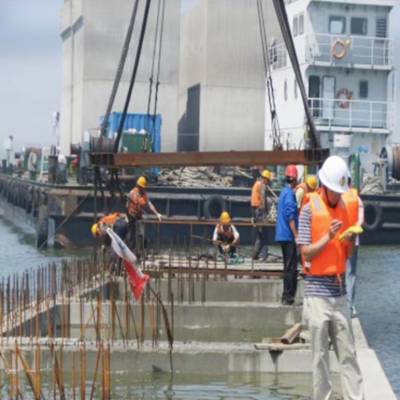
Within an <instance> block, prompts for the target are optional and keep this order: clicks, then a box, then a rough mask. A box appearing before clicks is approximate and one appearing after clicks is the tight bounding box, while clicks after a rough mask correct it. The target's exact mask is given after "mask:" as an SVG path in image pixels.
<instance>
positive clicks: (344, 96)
mask: <svg viewBox="0 0 400 400" xmlns="http://www.w3.org/2000/svg"><path fill="white" fill-rule="evenodd" d="M352 98H353V92H351V91H350V90H349V89H346V88H343V89H340V90H338V91H337V93H336V99H338V100H339V107H340V108H348V107H349V105H350V103H349V101H350V100H351V99H352Z"/></svg>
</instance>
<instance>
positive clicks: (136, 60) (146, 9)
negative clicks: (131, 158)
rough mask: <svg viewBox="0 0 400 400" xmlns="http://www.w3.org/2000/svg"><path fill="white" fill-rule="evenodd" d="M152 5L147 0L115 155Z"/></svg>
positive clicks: (116, 141)
mask: <svg viewBox="0 0 400 400" xmlns="http://www.w3.org/2000/svg"><path fill="white" fill-rule="evenodd" d="M150 3H151V0H146V4H145V9H144V15H143V21H142V26H141V29H140V36H139V43H138V47H137V51H136V57H135V62H134V66H133V70H132V76H131V80H130V83H129V89H128V93H127V96H126V99H125V104H124V109H123V111H122V115H121V119H120V121H119V127H118V133H117V137H116V139H115V143H114V152H115V153H117V152H118V148H119V143H120V140H121V136H122V131H123V129H124V124H125V119H126V114H127V112H128V108H129V104H130V102H131V97H132V91H133V87H134V85H135V80H136V75H137V71H138V68H139V61H140V56H141V53H142V47H143V42H144V36H145V33H146V27H147V21H148V17H149V10H150Z"/></svg>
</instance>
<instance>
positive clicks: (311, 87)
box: [308, 75, 321, 117]
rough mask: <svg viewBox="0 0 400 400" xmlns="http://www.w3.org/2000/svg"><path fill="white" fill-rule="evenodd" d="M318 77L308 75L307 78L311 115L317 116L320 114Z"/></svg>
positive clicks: (319, 83)
mask: <svg viewBox="0 0 400 400" xmlns="http://www.w3.org/2000/svg"><path fill="white" fill-rule="evenodd" d="M320 86H321V82H320V78H319V76H316V75H310V77H309V78H308V97H309V100H308V103H309V106H310V107H311V111H312V115H313V117H319V114H320V98H319V97H320Z"/></svg>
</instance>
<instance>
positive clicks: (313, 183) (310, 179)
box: [306, 175, 318, 190]
mask: <svg viewBox="0 0 400 400" xmlns="http://www.w3.org/2000/svg"><path fill="white" fill-rule="evenodd" d="M306 185H307V186H308V187H309V188H310V189H311V190H315V189H316V188H317V186H318V179H317V177H316V176H315V175H307V177H306Z"/></svg>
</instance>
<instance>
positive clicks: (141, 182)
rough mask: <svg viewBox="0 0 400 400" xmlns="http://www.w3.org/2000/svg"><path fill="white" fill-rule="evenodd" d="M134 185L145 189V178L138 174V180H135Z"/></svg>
mask: <svg viewBox="0 0 400 400" xmlns="http://www.w3.org/2000/svg"><path fill="white" fill-rule="evenodd" d="M136 185H138V186H139V187H141V188H143V189H146V187H147V179H146V177H144V176H139V178H138V180H137V181H136Z"/></svg>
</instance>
